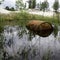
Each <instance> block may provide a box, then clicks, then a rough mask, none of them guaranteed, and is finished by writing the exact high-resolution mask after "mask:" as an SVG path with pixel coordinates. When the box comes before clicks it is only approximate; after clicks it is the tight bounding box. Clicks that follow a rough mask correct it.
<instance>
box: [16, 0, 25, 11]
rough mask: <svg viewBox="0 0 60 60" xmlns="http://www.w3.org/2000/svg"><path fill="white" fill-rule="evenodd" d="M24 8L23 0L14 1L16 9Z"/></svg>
mask: <svg viewBox="0 0 60 60" xmlns="http://www.w3.org/2000/svg"><path fill="white" fill-rule="evenodd" d="M22 8H24V4H23V0H17V1H16V9H17V10H18V9H22Z"/></svg>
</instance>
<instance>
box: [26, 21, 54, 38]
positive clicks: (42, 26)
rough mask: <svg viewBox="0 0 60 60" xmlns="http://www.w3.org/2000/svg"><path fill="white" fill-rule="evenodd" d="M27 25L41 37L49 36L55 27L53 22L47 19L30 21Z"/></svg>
mask: <svg viewBox="0 0 60 60" xmlns="http://www.w3.org/2000/svg"><path fill="white" fill-rule="evenodd" d="M26 27H27V29H28V30H30V31H32V32H33V33H35V34H37V35H39V36H41V37H47V36H49V35H50V34H51V33H52V31H53V27H52V24H51V23H49V22H45V21H39V20H31V21H29V22H28V23H27V25H26Z"/></svg>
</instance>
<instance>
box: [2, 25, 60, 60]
mask: <svg viewBox="0 0 60 60" xmlns="http://www.w3.org/2000/svg"><path fill="white" fill-rule="evenodd" d="M58 29H59V28H58ZM3 37H4V40H3V41H4V45H3V47H4V48H3V49H4V53H3V57H4V58H3V60H4V59H5V60H60V31H58V34H57V36H56V37H54V33H52V34H51V35H50V36H48V37H45V38H43V37H40V36H38V35H34V34H33V33H30V32H29V31H28V30H27V29H26V28H25V27H21V26H5V27H4V32H3Z"/></svg>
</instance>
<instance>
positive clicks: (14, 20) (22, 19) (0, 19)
mask: <svg viewBox="0 0 60 60" xmlns="http://www.w3.org/2000/svg"><path fill="white" fill-rule="evenodd" d="M30 20H42V21H47V22H50V23H52V24H57V25H59V23H58V19H57V17H54V18H53V17H44V16H40V15H33V14H29V13H27V12H23V11H21V12H19V13H16V12H13V13H10V14H0V26H5V25H24V26H25V25H26V23H27V22H28V21H30Z"/></svg>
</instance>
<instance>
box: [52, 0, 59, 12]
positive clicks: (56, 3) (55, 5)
mask: <svg viewBox="0 0 60 60" xmlns="http://www.w3.org/2000/svg"><path fill="white" fill-rule="evenodd" d="M58 8H59V2H58V0H57V1H55V2H54V4H53V9H54V10H55V12H57V10H58Z"/></svg>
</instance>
